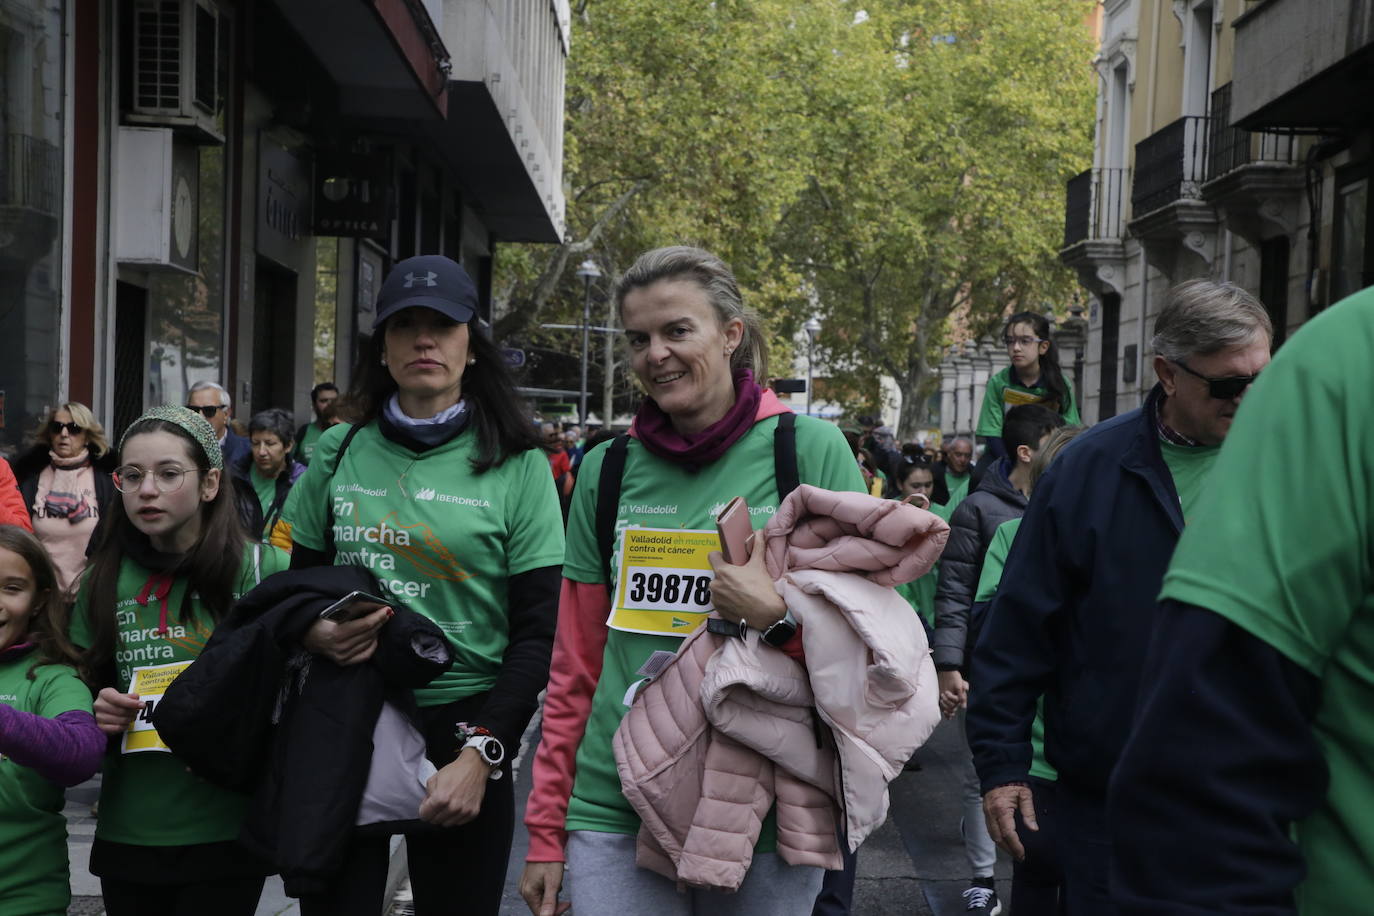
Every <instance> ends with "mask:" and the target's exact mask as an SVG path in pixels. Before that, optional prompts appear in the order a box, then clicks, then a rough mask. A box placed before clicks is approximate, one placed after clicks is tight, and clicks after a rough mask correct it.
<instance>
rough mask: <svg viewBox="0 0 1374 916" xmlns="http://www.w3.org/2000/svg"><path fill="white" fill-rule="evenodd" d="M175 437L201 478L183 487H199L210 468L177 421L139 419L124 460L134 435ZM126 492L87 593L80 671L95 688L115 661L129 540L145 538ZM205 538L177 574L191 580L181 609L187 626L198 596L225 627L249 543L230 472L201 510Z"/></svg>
mask: <svg viewBox="0 0 1374 916" xmlns="http://www.w3.org/2000/svg"><path fill="white" fill-rule="evenodd" d="M157 432H166V433H171V434H172V435H174V436H176V437H177V438H178V439H179V440H181V442H182V445H183V446H184V447H185V449H186V455H187V457H189V458H190V459H191V461H192V463H193V464H194V465H195V466H196V470H197V472H198V473H197V475H196V480H195V482H194V484H193V483H192V481H189V480H184V481H182V486H183V487H186V486H192V485H194V486H197V487H199V486H200V484H201V481H203V480H204V475H205V473H206V472H207V471H209V470H210V465H209V462H208V461H207V460H206V457H205V454H204V452H203V451H202V450H201V446H200V443H199V442H197V441H196V440H195V439H194V438H192V437H191V435H190V433H188V432H186V430H184V429H182V428H181V427H180V426H178V425H176V424H175V423H169V422H167V421H166V420H157V419H147V420H139V421H137V422H136V423H134V425H133V426H131V427H129V431H128V432H126V433H125V434H124V439H123V440H122V441H121V442H120V452H121V460H122V459H123V455H122V452H123V446H124V443H125V442H128V441H129V440H130V439H132V438H133V437H134V436H137V435H141V434H143V433H157ZM122 497H123V494H119V495H118V496H117V497H116V498H115V499H113V500H111V501H110V508H109V514H110V520H109V524H108V525H105V526H104V535H103V536H102V537H101V539H100V544H99V545H98V546H97V547H96V549H95V552H94V553H93V555H92V557H91V569H90V575H89V577H88V578H87V580H86V584H85V590H86V591H87V593H88V595H89V600H88V601H87V603H86V617H87V621H86V622H87V624H88V626H89V628H90V629H89V632H90V633H91V635H92V639H91V645H90V647H89V648H87V649H86V650H85V652H83V653H82V657H81V664H80V665H79V669H80V671H81V676H82V677H83V678H85V679H86V681H87V683H89V684H91V685H92V686H97V687H99V686H108V682H109V672H110V668H111V665H112V664H113V662H114V653H115V636H116V633H117V632H118V626H117V623H116V620H115V604H116V603H117V602H118V601H119V595H118V592H117V589H118V586H119V566H120V563H121V561H122V560H123V559H124V555H125V549H124V544H125V542H126V539H129V538H133V537H145V535H144V534H143V533H142V532H140V531H139V530H138V529H137V528H135V527H134V524H133V522H131V521H130V520H129V516H128V513H126V512H125V511H124V500H123V498H122ZM200 512H201V516H200V537H199V538H198V539H197V540H196V543H195V545H194V546H193V547H192V548H191V549H190V550H188V551H187V552H186V553H185V555H183V556H182V558H181V562H180V563H178V564H177V566H176V568H175V570H173V574H174V575H175V576H176V578H178V579H185V580H186V590H185V592H184V597H183V599H182V603H181V608H180V611H179V619H180V620H181V622H182V623H186V622H188V621H189V619H190V616H191V603H190V602H191V595H192V594H195V595H198V596H199V598H200V600H201V602H202V603H203V604H204V605H205V608H206V610H208V611H209V612H210V618H211V619H212V620H213V621H214V622H215V623H219V622H220V621H221V620H223V619H224V618H225V617H226V616H227V615H228V614H229V609H230V608H231V607H232V606H233V603H234V597H233V595H234V590H235V589H236V588H237V587H238V584H239V576H240V572H241V571H242V568H243V552H244V548H245V547H246V546H247V544H248V539H247V536H246V535H245V533H244V530H243V526H242V523H241V522H240V521H239V515H238V509H237V507H236V505H235V501H234V485H233V481H232V480H230V478H229V471H228V469H227V468H226V469H224V470H222V471H220V479H219V492H218V493H216V494H215V498H214V499H212V500H210V501H209V502H208V503H204V504H203V505H202V506H201V508H200Z"/></svg>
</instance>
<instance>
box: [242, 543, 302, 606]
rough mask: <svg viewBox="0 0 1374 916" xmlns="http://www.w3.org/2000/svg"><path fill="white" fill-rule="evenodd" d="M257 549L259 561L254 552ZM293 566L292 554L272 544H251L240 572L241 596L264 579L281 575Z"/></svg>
mask: <svg viewBox="0 0 1374 916" xmlns="http://www.w3.org/2000/svg"><path fill="white" fill-rule="evenodd" d="M254 548H257V550H258V555H257V559H256V560H254V558H253V550H254ZM290 566H291V554H289V553H287V552H286V551H285V550H282V549H281V548H280V547H273V546H272V545H271V544H249V545H248V550H247V552H246V553H245V554H244V556H243V568H242V569H241V570H240V572H239V589H240V591H239V594H247V593H248V592H250V591H252V590H253V587H254V586H256V585H257V584H258V583H259V582H261V581H262V580H263V579H266V578H267V577H268V576H270V575H272V574H273V573H279V572H281V571H282V570H283V569H288V568H290Z"/></svg>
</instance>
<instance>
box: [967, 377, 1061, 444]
mask: <svg viewBox="0 0 1374 916" xmlns="http://www.w3.org/2000/svg"><path fill="white" fill-rule="evenodd" d="M1060 379H1061V380H1062V381H1063V382H1064V390H1065V391H1066V392H1067V397H1066V400H1067V401H1068V403H1067V404H1063V405H1060V410H1059V415H1060V416H1061V417H1063V418H1064V422H1065V423H1066V424H1068V425H1069V426H1077V425H1079V423H1081V422H1082V421H1081V420H1079V419H1078V405H1077V404H1075V403H1074V400H1073V385H1071V384H1069V381H1068V379H1065V378H1064V377H1063V376H1062V375H1061V376H1060ZM1049 397H1050V390H1049V389H1048V388H1045V387H1043V386H1041V385H1035V386H1032V387H1030V388H1027V387H1026V386H1025V385H1022V384H1021V383H1020V382H1019V381H1013V380H1012V374H1011V366H1008V367H1007V368H1005V369H1003V370H1002V371H1001V372H998V373H997V374H996V375H994V376H993V377H992V378H990V379H988V385H987V388H986V389H985V390H984V392H983V410H982V412H981V413H979V414H978V428H977V429H976V430H974V435H975V436H1000V435H1002V418H1003V417H1004V416H1006V413H1007V411H1008V410H1011V409H1012V408H1013V407H1016V406H1018V405H1020V404H1040V403H1043V402H1044V401H1045V400H1046V399H1048V398H1049Z"/></svg>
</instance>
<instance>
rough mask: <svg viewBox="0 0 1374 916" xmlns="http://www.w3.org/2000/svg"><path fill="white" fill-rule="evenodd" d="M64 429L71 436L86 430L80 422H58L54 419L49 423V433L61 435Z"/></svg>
mask: <svg viewBox="0 0 1374 916" xmlns="http://www.w3.org/2000/svg"><path fill="white" fill-rule="evenodd" d="M64 429H65V430H66V431H67V435H69V436H75V435H76V434H77V433H79V432H84V430H83V429H82V428H81V424H79V423H58V422H57V421H56V420H52V421H50V422H49V423H48V433H49V435H53V436H60V435H62V430H64Z"/></svg>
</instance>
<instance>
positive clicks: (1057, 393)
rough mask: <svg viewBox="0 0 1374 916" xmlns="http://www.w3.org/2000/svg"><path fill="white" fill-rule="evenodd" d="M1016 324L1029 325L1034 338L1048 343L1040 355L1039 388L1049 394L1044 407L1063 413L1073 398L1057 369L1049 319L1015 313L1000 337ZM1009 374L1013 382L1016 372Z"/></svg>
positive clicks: (1057, 353)
mask: <svg viewBox="0 0 1374 916" xmlns="http://www.w3.org/2000/svg"><path fill="white" fill-rule="evenodd" d="M1018 324H1028V325H1030V326H1031V328H1032V330H1033V331H1034V332H1035V336H1036V337H1038V338H1040V339H1041V340H1045V341H1049V348H1048V349H1046V350H1045V352H1044V353H1042V354H1041V355H1040V386H1041V387H1042V388H1045V389H1047V390H1048V391H1049V393H1050V394H1049V398H1048V399H1046V402H1045V406H1046V407H1049V408H1050V409H1051V410H1053V411H1054V412H1055V413H1058V414H1062V413H1064V412H1065V411H1066V410H1068V409H1069V406H1070V405H1071V404H1072V403H1073V398H1072V395H1070V393H1069V386H1068V384H1067V383H1065V381H1064V371H1063V370H1062V369H1060V368H1059V348H1058V347H1056V346H1055V344H1054V338H1053V337H1051V336H1050V322H1049V319H1047V318H1046V317H1045V316H1044V315H1037V314H1036V313H1035V312H1017V313H1016V314H1015V315H1012V316H1011V317H1010V318H1008V319H1007V323H1006V325H1005V326H1004V327H1003V328H1002V337H1003V338H1005V337H1007V335H1009V334H1010V333H1011V329H1012V328H1014V327H1016V326H1017V325H1018ZM1011 372H1012V380H1013V381H1015V376H1016V370H1015V369H1012V370H1011Z"/></svg>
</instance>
